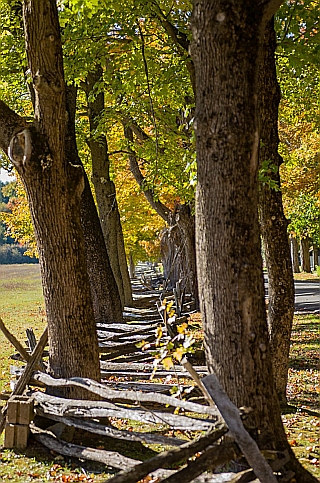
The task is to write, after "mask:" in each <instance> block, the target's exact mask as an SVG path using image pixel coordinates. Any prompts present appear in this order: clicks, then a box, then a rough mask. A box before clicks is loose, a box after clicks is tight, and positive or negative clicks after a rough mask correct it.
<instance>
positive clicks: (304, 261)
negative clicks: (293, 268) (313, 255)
mask: <svg viewBox="0 0 320 483" xmlns="http://www.w3.org/2000/svg"><path fill="white" fill-rule="evenodd" d="M309 246H310V240H309V237H308V236H306V237H304V238H301V240H300V256H301V270H302V272H307V273H311V265H310V253H309Z"/></svg>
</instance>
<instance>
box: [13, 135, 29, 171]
mask: <svg viewBox="0 0 320 483" xmlns="http://www.w3.org/2000/svg"><path fill="white" fill-rule="evenodd" d="M31 154H32V140H31V133H30V131H29V128H25V129H23V130H22V131H20V132H18V133H16V134H15V135H14V136H13V137H12V138H11V141H10V144H9V148H8V156H9V159H10V161H12V163H13V164H14V166H15V167H16V168H17V169H18V168H19V167H21V166H23V165H25V164H26V163H28V162H29V160H30V158H31Z"/></svg>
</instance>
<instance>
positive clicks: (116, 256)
mask: <svg viewBox="0 0 320 483" xmlns="http://www.w3.org/2000/svg"><path fill="white" fill-rule="evenodd" d="M102 74H103V70H102V67H101V66H100V65H98V66H96V69H95V71H94V72H89V73H88V75H87V78H86V81H85V82H82V83H81V85H82V87H83V89H84V90H85V93H86V97H87V103H88V117H89V125H90V131H91V136H90V140H89V146H90V151H91V158H92V180H93V184H94V188H95V193H96V198H97V204H98V207H99V214H100V222H101V226H102V230H103V234H104V238H105V241H106V246H107V251H108V254H109V258H110V264H111V267H112V271H113V274H114V276H115V279H116V282H117V286H118V290H119V294H120V297H121V301H122V306H123V307H124V306H125V305H127V306H128V305H131V304H132V289H131V282H130V278H129V273H128V267H127V261H126V255H125V247H124V240H123V233H122V227H121V221H120V215H119V210H118V203H117V198H116V188H115V184H114V182H113V181H112V180H111V178H110V159H109V154H108V144H107V138H106V136H105V135H104V134H100V135H97V134H96V132H97V131H98V128H99V121H100V118H101V116H102V114H103V112H104V107H105V99H104V92H103V91H101V92H95V91H94V88H95V86H96V84H97V83H98V82H101V81H102Z"/></svg>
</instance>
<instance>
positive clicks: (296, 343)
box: [0, 265, 320, 483]
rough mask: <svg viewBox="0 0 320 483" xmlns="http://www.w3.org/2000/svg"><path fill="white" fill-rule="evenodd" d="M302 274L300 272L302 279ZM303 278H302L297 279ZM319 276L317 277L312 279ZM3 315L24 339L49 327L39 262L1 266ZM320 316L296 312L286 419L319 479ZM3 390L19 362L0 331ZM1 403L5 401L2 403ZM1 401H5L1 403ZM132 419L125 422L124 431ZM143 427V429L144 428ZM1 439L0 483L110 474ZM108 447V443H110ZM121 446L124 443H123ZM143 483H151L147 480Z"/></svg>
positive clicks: (129, 450) (196, 323)
mask: <svg viewBox="0 0 320 483" xmlns="http://www.w3.org/2000/svg"><path fill="white" fill-rule="evenodd" d="M300 276H302V275H299V277H300ZM299 279H300V280H301V278H299ZM315 279H316V278H315V277H314V278H313V280H315ZM0 294H1V297H0V317H1V318H2V319H3V322H4V323H5V325H6V326H7V327H8V329H9V330H10V331H11V332H12V333H13V334H14V335H15V337H16V338H17V339H18V340H19V341H21V342H22V343H23V341H24V340H25V338H26V336H25V331H26V329H27V328H31V327H32V328H33V330H34V332H35V335H36V337H37V339H38V338H39V337H40V335H41V333H42V331H43V329H44V327H45V313H44V305H43V297H42V291H41V284H40V276H39V267H38V265H0ZM190 326H191V328H192V329H193V330H194V331H196V332H197V334H196V335H197V336H199V335H200V336H201V322H200V317H197V316H193V317H192V320H191V321H190ZM319 341H320V316H319V315H296V316H295V320H294V329H293V334H292V347H291V358H290V370H289V383H288V403H289V406H288V408H287V409H286V410H285V411H284V412H283V422H284V425H285V428H286V431H287V434H288V438H289V441H290V444H291V446H292V448H293V450H294V452H295V454H296V455H297V457H298V458H299V459H300V461H301V463H302V464H303V465H304V466H305V467H306V468H307V469H308V470H309V471H310V472H311V473H312V474H314V475H315V476H317V477H318V478H320V438H319V434H320V409H319V399H320V384H319V379H320V377H319V376H320V367H319V351H320V342H319ZM0 347H1V352H0V393H5V392H6V393H8V392H9V393H10V392H11V389H10V365H12V364H14V365H18V364H19V363H16V361H12V359H10V356H11V355H12V354H13V353H14V352H15V350H14V348H13V347H12V346H11V344H10V343H9V342H8V341H7V339H6V338H5V337H4V336H3V334H2V333H0ZM0 403H1V401H0ZM2 403H3V401H2ZM130 426H132V422H130V421H123V426H122V428H121V429H125V428H126V429H128V427H130ZM141 430H142V431H143V428H142V429H141ZM100 443H101V449H102V448H104V449H110V445H111V448H112V449H113V450H117V449H119V448H115V443H114V440H112V441H111V442H110V441H107V440H104V441H102V440H101V441H99V442H98V446H99V444H100ZM2 445H3V435H2V438H0V482H12V483H28V482H34V483H40V482H44V481H50V482H54V483H55V482H75V481H84V482H92V483H100V482H102V481H105V480H106V479H107V478H108V477H110V476H111V473H109V472H107V471H106V469H105V467H104V466H103V465H99V464H97V463H90V462H87V461H82V462H80V461H79V460H72V459H70V458H67V457H62V456H60V455H57V454H55V453H53V452H50V451H49V450H46V449H45V448H44V447H43V446H41V445H40V444H38V443H36V442H35V441H33V440H31V441H30V444H29V446H28V448H27V449H26V450H23V451H17V450H8V449H4V448H3V446H2ZM108 445H109V447H108ZM122 445H123V443H122ZM122 449H123V450H124V451H125V454H126V455H127V456H131V457H133V458H137V459H146V458H148V457H150V456H151V455H152V454H154V452H159V451H161V450H162V448H161V447H160V446H158V447H155V446H154V445H153V446H152V447H151V446H150V445H149V446H148V449H147V450H146V448H145V446H144V445H142V444H140V443H138V444H134V445H133V444H132V443H130V444H129V445H128V444H127V447H124V448H122ZM143 483H147V480H145V481H144V482H143Z"/></svg>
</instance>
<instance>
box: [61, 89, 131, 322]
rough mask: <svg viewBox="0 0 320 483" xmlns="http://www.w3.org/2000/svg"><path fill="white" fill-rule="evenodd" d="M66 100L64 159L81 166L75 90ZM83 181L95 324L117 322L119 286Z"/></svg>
mask: <svg viewBox="0 0 320 483" xmlns="http://www.w3.org/2000/svg"><path fill="white" fill-rule="evenodd" d="M66 97H67V111H68V123H67V136H66V156H67V160H68V162H70V163H71V164H73V165H76V166H82V163H81V160H80V158H79V155H78V149H77V142H76V131H75V115H76V102H77V88H76V87H75V86H70V85H69V86H67V88H66ZM82 167H83V166H82ZM84 181H85V183H84V190H83V193H82V196H81V205H80V214H81V225H82V230H83V234H84V241H85V249H86V260H87V272H88V275H89V280H90V287H91V296H92V303H93V312H94V317H95V321H96V322H120V321H121V320H122V318H123V317H122V305H121V300H120V296H119V292H118V287H117V284H116V281H115V278H114V275H113V272H112V270H111V266H110V262H109V256H108V252H107V249H106V244H105V241H104V236H103V233H102V229H101V225H100V220H99V216H98V213H97V209H96V205H95V202H94V199H93V196H92V192H91V188H90V183H89V180H88V178H87V175H86V173H85V172H84Z"/></svg>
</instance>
